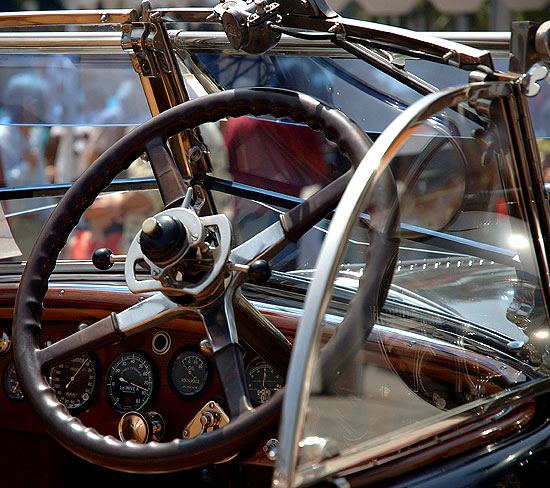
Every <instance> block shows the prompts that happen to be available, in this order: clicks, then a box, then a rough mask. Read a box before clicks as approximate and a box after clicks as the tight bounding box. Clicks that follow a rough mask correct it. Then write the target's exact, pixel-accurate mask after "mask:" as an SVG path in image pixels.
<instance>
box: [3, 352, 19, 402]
mask: <svg viewBox="0 0 550 488" xmlns="http://www.w3.org/2000/svg"><path fill="white" fill-rule="evenodd" d="M2 384H3V386H4V391H5V392H6V395H8V397H9V398H11V399H12V400H15V401H21V400H23V399H24V396H23V390H21V384H20V383H19V378H18V377H17V371H16V370H15V363H14V362H13V360H11V361H10V362H9V363H8V365H7V366H6V369H5V370H4V376H3V378H2Z"/></svg>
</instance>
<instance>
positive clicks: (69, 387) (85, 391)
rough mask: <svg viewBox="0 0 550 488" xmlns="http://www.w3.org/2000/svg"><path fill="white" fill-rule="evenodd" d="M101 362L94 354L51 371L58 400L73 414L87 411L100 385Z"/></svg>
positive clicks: (51, 382)
mask: <svg viewBox="0 0 550 488" xmlns="http://www.w3.org/2000/svg"><path fill="white" fill-rule="evenodd" d="M99 375H100V374H99V361H98V360H97V359H96V357H95V356H93V355H92V354H84V355H82V356H79V357H77V358H73V359H69V360H68V361H65V362H63V363H61V364H58V365H56V366H54V367H53V368H51V369H50V378H49V382H50V385H51V386H52V388H53V389H54V390H55V394H56V395H57V399H58V400H59V401H60V402H61V403H62V404H63V405H65V406H66V407H67V408H68V409H69V410H71V412H72V413H78V412H82V411H84V410H86V409H87V408H88V407H89V406H90V403H91V401H92V399H93V397H94V395H95V393H96V390H97V387H98V385H99Z"/></svg>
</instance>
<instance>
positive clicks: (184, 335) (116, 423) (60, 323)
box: [0, 287, 297, 441]
mask: <svg viewBox="0 0 550 488" xmlns="http://www.w3.org/2000/svg"><path fill="white" fill-rule="evenodd" d="M12 293H14V291H13V292H12V291H6V290H3V292H2V293H1V294H0V307H2V308H0V336H1V337H4V341H3V343H4V344H5V347H4V352H3V353H2V354H0V372H1V374H2V392H1V395H2V397H3V398H2V399H1V401H0V406H1V411H2V415H1V416H0V429H10V430H17V431H27V432H37V433H44V430H43V429H42V427H41V426H40V425H38V423H37V421H36V420H35V418H34V416H33V414H32V412H31V409H30V407H29V406H28V405H27V403H26V402H25V398H24V394H23V391H22V390H21V386H20V384H19V380H18V377H17V371H16V370H15V365H14V361H13V351H12V349H11V347H10V339H11V317H10V314H11V307H7V306H5V305H7V304H8V303H10V302H11V298H12V297H11V295H12ZM138 300H139V297H137V296H134V295H132V294H131V293H129V292H123V291H117V290H115V289H109V288H108V287H106V288H97V287H95V288H94V287H81V288H71V287H63V288H53V289H50V290H49V292H48V295H47V297H46V300H45V308H44V313H43V320H42V324H41V325H42V336H41V337H42V339H43V347H47V345H48V344H50V343H54V342H56V341H58V340H60V339H62V338H63V337H66V336H68V335H70V334H72V333H74V332H75V331H76V330H78V329H79V328H80V329H82V328H84V327H86V326H87V325H88V324H90V323H93V322H95V321H96V320H98V319H100V318H103V317H105V316H108V315H109V314H110V313H112V312H117V311H119V310H122V309H124V308H127V307H128V306H130V305H132V304H133V303H136V302H137V301H138ZM106 304H108V305H109V307H110V308H109V309H106V308H104V307H105V306H106ZM114 307H119V309H116V308H114ZM270 319H272V321H273V322H274V323H275V325H277V326H279V327H282V328H284V329H286V332H287V333H288V334H289V335H293V333H294V330H293V329H295V325H294V326H292V323H293V322H294V324H295V323H296V322H297V319H296V320H295V321H294V320H289V317H288V316H287V317H285V318H284V320H279V323H277V321H278V318H277V316H276V315H273V316H272V317H270ZM1 350H2V349H0V351H1ZM209 355H210V351H209V349H208V343H207V341H206V336H205V332H204V328H203V325H202V322H201V320H200V318H199V317H198V316H197V315H195V314H192V313H190V314H189V315H187V316H185V317H181V318H178V319H175V320H171V321H169V322H166V323H164V324H162V326H161V327H155V328H151V329H149V330H148V331H146V332H144V333H141V334H137V335H135V336H132V337H130V338H128V339H126V340H123V341H121V342H119V343H117V344H114V345H111V346H108V347H104V348H102V349H99V350H97V351H92V352H90V353H88V354H85V355H82V356H79V357H76V358H73V359H70V360H67V361H65V362H63V363H61V364H58V365H55V366H54V367H52V368H51V369H50V370H49V371H47V372H45V374H46V378H47V380H48V382H49V384H50V386H51V387H52V388H53V389H54V390H55V392H56V395H57V397H58V399H59V401H60V402H61V403H63V404H64V405H65V406H66V407H67V409H68V410H69V411H70V412H71V413H72V414H73V415H75V416H78V417H79V418H80V419H81V420H82V422H83V423H84V424H85V425H89V426H93V427H94V428H95V429H96V430H97V431H98V432H100V433H101V434H104V435H112V436H114V437H117V438H118V437H121V438H127V437H125V435H126V433H125V427H124V418H125V416H127V415H128V414H130V413H132V415H133V414H134V413H136V412H137V413H138V414H139V416H138V417H135V416H133V417H131V419H132V421H133V422H134V423H135V421H136V420H139V418H146V419H148V420H149V422H148V424H150V425H152V426H154V428H153V429H151V433H150V434H149V433H148V434H147V437H146V438H140V439H139V440H142V441H148V440H158V441H162V440H171V439H173V438H184V437H185V434H186V430H187V426H188V424H189V422H190V421H191V420H192V419H193V418H194V417H195V415H196V414H197V412H199V411H201V409H203V407H204V406H205V405H206V404H207V403H209V402H215V404H216V405H218V406H219V408H220V409H221V410H222V411H227V410H226V408H225V402H224V397H223V389H222V385H221V382H220V379H219V374H218V372H217V371H216V369H215V367H214V363H213V362H212V360H211V359H210V357H209ZM243 360H244V363H245V368H246V382H247V387H248V392H249V395H250V398H251V401H252V403H253V404H254V405H258V404H261V403H264V402H266V401H268V400H269V398H270V397H271V395H272V394H273V393H275V391H277V390H279V389H280V388H282V387H283V383H284V381H283V377H282V376H281V375H280V374H279V373H278V372H277V371H276V370H275V369H274V368H273V367H272V366H271V365H270V364H269V363H267V362H266V361H265V360H264V359H263V358H261V357H260V356H258V355H257V353H255V352H254V351H253V350H252V349H251V348H250V347H248V346H247V345H246V344H244V345H243ZM127 423H128V422H127ZM134 434H135V433H134ZM136 435H142V434H141V433H137V434H136Z"/></svg>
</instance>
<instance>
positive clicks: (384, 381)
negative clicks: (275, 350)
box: [281, 90, 549, 485]
mask: <svg viewBox="0 0 550 488" xmlns="http://www.w3.org/2000/svg"><path fill="white" fill-rule="evenodd" d="M449 93H452V94H455V95H456V93H459V94H460V91H459V90H455V91H454V92H451V91H449ZM464 93H466V92H464ZM464 93H463V94H461V95H462V97H463V99H464ZM444 95H445V93H443V94H441V95H439V98H440V99H441V98H443V97H444ZM432 98H433V97H432ZM457 98H459V97H458V96H456V97H452V96H447V99H448V100H449V102H450V101H452V102H453V103H454V102H456V101H457ZM470 102H471V100H470ZM494 103H495V104H496V102H494ZM470 104H471V105H472V106H473V105H474V104H473V103H470ZM417 105H418V106H419V107H420V109H418V110H421V109H424V111H425V112H428V109H427V108H426V107H427V105H428V102H421V103H419V104H417ZM434 105H436V106H438V104H435V103H434ZM439 106H441V103H439ZM415 107H416V106H415ZM415 107H412V108H411V109H410V110H409V111H408V112H406V113H404V114H403V116H402V117H400V118H399V119H397V120H396V121H395V122H394V123H393V124H392V125H390V127H389V128H388V130H387V131H386V132H385V133H384V134H383V135H382V136H381V137H380V139H379V140H378V141H377V142H376V143H375V145H374V146H373V147H372V148H371V150H370V152H369V153H368V155H367V157H366V158H365V160H364V161H363V163H362V165H361V167H360V168H359V169H358V170H357V172H356V174H355V177H354V180H352V182H351V183H350V185H349V187H348V189H347V191H346V194H345V195H344V197H343V199H342V202H341V204H340V206H339V208H338V210H337V212H336V215H335V218H334V220H333V222H332V223H331V226H330V228H329V231H328V236H329V237H328V238H327V240H326V241H325V243H324V245H323V247H322V249H321V251H320V256H319V261H318V262H324V263H327V262H333V263H334V265H333V267H332V268H331V270H330V271H329V270H327V268H328V267H327V268H325V267H320V266H318V267H317V270H316V272H315V275H314V276H315V279H314V280H313V284H312V286H311V288H310V290H309V293H308V298H307V299H306V305H305V314H304V319H303V321H302V324H301V327H302V328H303V329H301V330H300V334H303V335H302V336H301V335H299V336H298V339H297V341H296V343H295V345H294V353H293V354H294V355H295V356H293V362H294V363H295V364H298V363H304V364H303V365H302V367H303V368H304V369H305V371H306V380H304V381H306V382H308V381H311V395H310V396H309V399H307V394H306V395H305V396H306V400H307V406H306V405H304V404H302V405H300V406H299V407H297V410H292V408H291V407H290V405H291V404H293V405H298V404H299V402H298V401H292V400H289V401H288V405H289V406H288V411H287V412H288V413H287V415H288V414H289V413H290V412H294V413H296V414H297V415H299V416H300V415H304V420H303V422H304V423H303V428H300V427H298V428H297V429H296V431H295V432H297V435H298V438H297V439H295V440H296V442H297V443H298V444H297V445H298V446H299V447H298V454H297V472H296V481H295V482H296V485H301V484H306V485H307V484H309V483H310V482H311V481H312V480H314V479H316V478H317V477H318V476H320V475H321V474H322V475H323V476H326V475H327V474H330V473H331V470H332V469H333V468H334V466H336V465H338V466H339V468H340V469H341V468H343V467H344V466H348V467H349V466H351V465H353V464H357V463H358V462H363V463H370V462H372V459H378V458H379V457H381V458H386V457H387V456H389V457H392V456H396V455H397V454H396V452H401V451H402V450H404V449H405V448H407V447H408V446H410V445H411V443H414V442H418V441H419V439H428V438H431V436H433V435H437V433H439V434H442V432H444V431H446V429H451V430H452V429H455V428H458V426H459V425H461V424H463V423H464V422H467V421H468V419H469V418H472V419H473V418H475V417H476V415H477V413H476V410H475V405H478V404H479V403H480V402H482V401H483V399H485V398H491V396H493V395H498V394H499V393H503V392H508V391H513V390H514V388H520V387H521V385H523V384H524V383H525V382H527V381H529V380H530V379H532V378H534V377H536V376H537V375H539V374H541V373H543V374H545V373H544V371H547V369H546V368H547V366H548V364H547V361H546V358H547V348H548V337H549V329H548V314H547V308H546V304H545V303H544V299H543V296H544V292H543V286H544V285H543V281H542V279H541V275H540V271H539V270H538V266H537V264H536V262H537V261H536V257H535V254H536V249H535V247H534V245H533V242H534V239H533V235H532V230H531V228H530V226H529V224H528V218H527V215H528V213H529V211H528V208H527V207H528V205H529V203H526V200H525V198H524V196H525V192H526V191H527V192H528V191H529V190H528V189H527V190H526V189H525V187H523V190H522V185H523V183H522V179H521V177H520V174H519V172H518V171H517V169H516V166H515V165H516V162H515V160H514V157H513V156H512V154H513V153H512V151H511V148H510V141H509V140H508V136H507V134H508V133H509V132H508V131H507V130H505V128H506V121H505V118H504V117H503V116H500V115H498V112H493V119H492V120H491V121H490V122H489V120H488V119H485V118H484V117H480V118H478V117H477V114H476V113H475V112H473V111H471V110H470V107H468V106H467V105H466V104H464V105H454V106H453V107H451V108H448V109H445V110H439V111H437V112H436V113H435V114H433V115H431V116H430V117H429V118H428V119H427V120H425V121H423V122H420V123H416V122H415V121H414V116H413V115H410V116H409V115H408V113H409V112H413V113H414V112H415V111H414V110H413V109H414V108H415ZM400 120H408V121H409V122H408V123H407V125H400V124H399V121H400ZM488 140H490V141H491V143H490V144H487V141H488ZM388 147H389V149H387V150H386V148H388ZM377 158H381V159H377ZM377 161H382V163H387V167H386V169H385V170H384V171H381V170H379V171H378V172H377V173H376V180H375V181H376V183H375V184H374V185H373V186H372V187H371V189H370V190H369V191H364V183H363V184H361V183H357V184H354V182H355V181H358V180H361V179H363V182H366V181H367V175H368V174H371V173H372V172H373V171H374V169H375V168H376V165H377ZM369 163H370V164H371V166H369ZM528 201H529V200H527V202H528ZM347 215H350V216H351V220H348V218H346V216H347ZM346 222H348V223H347V224H346ZM344 236H345V237H344ZM340 239H341V240H340ZM334 259H335V260H334ZM325 279H326V280H327V281H326V283H330V286H329V288H328V289H325V290H326V291H325V292H324V293H326V295H324V296H327V297H330V301H329V306H328V308H327V310H326V312H325V313H324V315H323V310H324V308H323V306H322V305H320V303H321V301H322V300H323V292H321V291H320V288H321V287H322V286H323V285H322V284H321V283H324V282H325V281H324V280H325ZM345 289H350V290H353V291H352V292H351V293H350V295H349V297H346V295H345V293H344V292H343V290H345ZM331 290H332V291H331ZM348 299H349V303H347V302H346V300H348ZM310 304H311V308H309V306H310ZM319 307H320V308H321V312H319V311H318V309H319ZM314 310H316V312H314ZM309 311H311V315H310V314H309V313H308V312H309ZM320 319H322V326H323V327H322V329H321V328H319V326H318V324H319V320H320ZM302 330H303V332H302ZM308 331H309V334H311V336H309V334H308ZM306 336H309V337H310V339H309V342H308V344H309V345H310V347H312V349H311V351H312V353H311V356H309V357H310V358H312V357H313V358H317V359H316V362H315V365H314V366H313V367H311V366H310V365H308V367H307V368H305V363H307V361H308V359H299V358H304V357H305V356H307V353H306V352H305V349H302V348H301V346H302V345H303V344H304V343H306V342H307V341H306V340H304V342H302V341H301V340H300V339H301V338H302V337H306ZM311 337H316V338H317V339H316V340H317V341H320V343H321V347H322V349H321V352H320V353H318V354H317V352H316V349H315V343H316V342H314V341H312V339H311ZM480 344H484V346H483V347H482V348H480ZM323 346H324V347H323ZM489 351H492V352H489ZM528 351H529V352H528ZM519 358H522V359H527V358H528V361H529V362H530V363H531V365H532V367H533V370H532V371H531V372H530V373H527V372H526V370H525V369H523V368H521V367H520V363H519V362H518V359H519ZM310 361H311V359H310ZM294 363H293V364H294ZM291 369H292V366H291ZM307 371H311V372H312V377H311V380H309V379H308V378H307V374H308V373H307ZM297 376H298V375H296V377H297ZM289 378H290V380H289V381H290V382H292V381H294V380H295V376H293V373H292V371H291V373H290V376H289ZM296 381H297V380H296ZM306 384H308V383H306ZM292 386H293V385H292V384H289V387H290V388H292ZM294 386H295V387H296V388H298V385H297V384H296V385H294ZM302 387H303V384H302ZM291 391H292V390H291ZM297 412H300V413H297ZM335 412H337V414H336V415H335ZM296 422H297V424H298V425H300V420H298V421H296ZM284 423H285V418H283V421H282V425H284ZM388 434H390V435H388ZM285 447H286V444H284V445H283V446H281V448H282V449H284V448H285ZM346 459H347V461H346ZM346 462H347V463H348V464H346Z"/></svg>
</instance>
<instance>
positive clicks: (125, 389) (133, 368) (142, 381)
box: [105, 351, 155, 413]
mask: <svg viewBox="0 0 550 488" xmlns="http://www.w3.org/2000/svg"><path fill="white" fill-rule="evenodd" d="M154 376H155V375H154V367H153V363H152V362H151V361H150V360H149V359H148V358H146V357H145V356H144V355H143V354H142V353H140V352H136V351H127V352H123V353H122V354H119V355H118V356H117V357H115V358H114V359H113V361H112V362H111V364H110V365H109V367H108V369H107V373H106V375H105V396H106V397H107V401H108V402H109V404H110V405H111V407H113V409H115V410H116V411H117V412H121V413H122V412H130V411H132V410H140V409H142V408H144V407H145V406H146V405H147V404H148V403H149V401H150V400H151V397H152V396H153V390H154V386H155V381H154Z"/></svg>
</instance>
